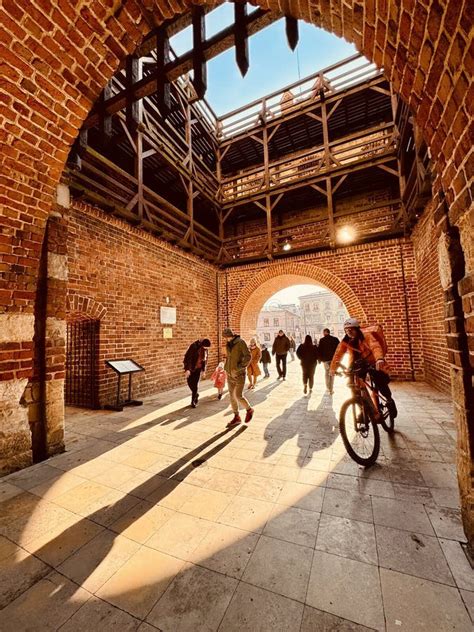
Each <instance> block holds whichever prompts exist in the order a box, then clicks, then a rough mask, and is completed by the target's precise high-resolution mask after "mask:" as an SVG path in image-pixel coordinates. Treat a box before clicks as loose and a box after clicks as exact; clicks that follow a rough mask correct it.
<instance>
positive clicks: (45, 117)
mask: <svg viewBox="0 0 474 632" xmlns="http://www.w3.org/2000/svg"><path fill="white" fill-rule="evenodd" d="M201 3H202V4H207V5H210V6H212V5H213V4H214V0H207V1H204V2H201ZM253 3H254V4H256V5H257V6H260V7H262V8H264V9H275V10H281V8H282V6H283V5H282V4H281V3H280V2H279V0H254V2H253ZM192 4H193V3H192V2H191V0H180V2H174V1H173V0H140V1H137V0H123V1H121V2H118V1H117V2H110V1H109V2H105V0H97V1H96V2H94V3H87V4H86V3H75V4H74V3H62V4H61V5H60V6H57V3H49V2H41V3H39V2H36V3H31V2H26V1H25V0H21V1H19V2H13V1H11V0H8V2H7V1H5V2H4V4H3V10H2V11H1V12H0V16H1V17H0V19H1V27H0V36H1V44H0V46H1V48H2V60H3V63H4V67H3V77H4V80H3V85H2V88H3V92H2V107H1V108H0V129H1V133H2V141H3V147H2V157H1V164H2V173H4V174H5V177H4V178H3V179H2V186H3V187H4V189H5V190H4V191H2V193H3V204H4V207H5V208H6V211H7V212H6V213H5V214H4V217H2V223H5V224H6V226H7V233H6V244H7V248H9V251H7V252H6V259H5V260H6V262H7V264H9V271H8V272H7V274H8V287H7V288H6V289H4V290H2V308H3V309H4V311H5V312H6V313H2V314H0V331H2V330H5V327H4V326H3V324H4V323H6V322H7V319H8V318H10V316H11V315H12V316H13V317H14V319H16V320H15V324H14V326H18V328H19V327H21V326H22V322H23V323H24V321H25V315H28V314H30V313H32V312H33V310H34V304H35V292H34V288H35V287H36V284H37V277H38V270H39V259H40V257H39V249H38V241H41V239H42V237H43V235H44V228H45V224H46V220H47V217H48V214H49V212H50V209H51V206H52V205H53V204H54V201H55V191H56V186H57V184H58V182H59V180H60V177H61V173H62V171H63V168H64V164H65V161H66V158H67V155H68V152H69V149H70V147H71V144H72V143H73V141H74V139H75V138H76V136H77V133H78V130H79V129H80V127H81V125H82V122H83V121H84V119H85V118H86V116H87V115H88V113H89V111H90V109H91V107H92V105H93V104H94V103H95V101H96V100H97V98H98V96H99V94H100V93H101V91H102V89H103V87H104V86H105V85H106V83H107V82H108V81H109V80H110V78H111V77H112V75H113V73H114V72H115V70H116V69H117V68H118V66H119V64H120V63H121V62H122V61H123V59H124V58H125V56H126V55H127V54H129V53H132V52H133V51H134V50H135V48H136V46H137V44H138V43H139V42H140V40H141V39H142V37H143V36H144V35H145V34H146V33H147V32H149V30H150V28H151V27H152V25H153V23H154V24H159V23H162V22H163V21H164V20H165V19H168V18H171V17H173V16H174V15H176V14H178V13H184V12H185V11H187V10H189V8H190V7H191V5H192ZM37 5H38V6H40V7H41V8H37ZM471 6H472V2H470V1H469V0H459V1H458V2H456V1H453V0H437V2H433V3H422V2H413V0H400V1H399V2H376V0H345V2H344V3H341V2H339V1H336V0H324V1H323V0H314V1H313V2H310V3H300V2H299V0H287V2H285V3H284V10H285V12H286V13H288V14H290V15H293V16H294V17H296V18H301V19H304V20H305V21H307V22H309V23H312V24H314V25H315V26H319V27H322V28H324V29H325V30H327V31H329V32H331V33H334V34H335V35H337V36H339V37H344V38H345V39H346V40H348V41H350V42H353V43H354V44H355V46H356V48H357V49H358V50H359V51H360V52H362V53H363V54H364V55H366V57H367V58H368V59H369V60H371V61H373V62H375V64H377V66H379V67H380V68H384V71H385V75H386V76H387V78H388V79H389V80H390V81H391V83H392V85H393V86H394V88H395V90H396V91H397V92H398V93H399V94H400V95H401V97H402V98H403V99H404V100H405V101H406V103H407V104H408V105H409V106H410V107H411V109H412V112H413V115H414V117H415V120H416V121H417V123H418V125H419V127H420V129H421V130H422V132H423V135H424V138H425V140H426V142H427V144H428V146H429V148H430V151H431V155H432V157H433V162H434V168H435V171H436V173H437V175H438V177H437V180H436V182H435V193H436V200H435V201H436V204H437V206H438V212H437V214H436V217H437V221H439V223H440V228H441V230H442V231H444V233H445V239H444V242H440V247H441V249H442V248H445V249H446V250H447V253H446V256H445V259H446V261H447V262H448V264H447V265H448V266H449V268H450V270H449V272H450V273H449V275H448V276H449V279H448V282H449V285H448V286H447V287H445V288H443V289H444V290H445V300H446V303H447V304H448V303H449V305H447V306H448V307H449V308H450V311H452V312H454V313H455V317H456V323H453V327H451V328H450V329H449V331H450V332H453V330H454V331H455V334H450V335H455V336H457V337H459V340H458V339H457V338H456V339H455V340H453V342H454V343H456V344H458V343H459V344H460V345H461V349H462V353H459V352H458V350H457V347H456V346H455V345H454V344H453V345H452V346H451V349H452V350H451V351H450V354H451V357H450V363H451V367H452V373H453V378H452V382H453V394H454V397H455V399H456V402H457V404H458V405H459V411H461V412H459V411H458V412H457V419H458V422H459V425H460V429H461V431H462V433H461V439H462V443H463V450H464V453H462V450H460V460H461V461H462V463H461V464H460V471H461V470H462V471H461V476H462V478H463V480H465V481H466V480H468V479H469V480H471V481H472V466H471V465H470V461H471V460H472V449H471V445H472V436H471V431H470V429H469V426H468V423H467V421H466V419H465V415H466V413H467V411H468V409H469V408H468V407H469V399H470V398H471V397H472V386H471V387H468V386H465V384H468V378H469V357H468V356H469V351H468V346H467V342H466V340H465V338H466V332H465V331H464V324H463V323H464V320H465V319H467V313H466V316H464V313H463V308H462V306H461V300H462V298H463V296H468V295H469V294H470V292H471V290H470V289H469V288H472V271H473V269H474V258H473V254H472V249H471V248H470V243H471V242H470V226H469V220H468V219H466V218H467V217H468V213H467V209H469V208H470V207H471V204H472V194H471V192H470V188H469V186H470V185H469V178H470V170H469V166H470V163H469V158H468V155H469V154H470V153H471V154H472V146H471V145H472V143H471V140H470V134H471V128H470V125H469V112H470V103H471V101H472V89H470V74H469V73H470V70H469V68H470V62H469V55H470V54H471V51H470V38H471V28H472V8H471ZM471 208H472V207H471ZM448 212H449V213H448ZM450 223H451V225H453V224H455V225H456V226H455V230H452V229H451V227H450ZM32 235H33V238H32ZM445 242H446V243H445ZM447 242H449V243H447ZM448 246H449V248H448ZM463 256H465V257H466V267H465V268H464V266H463V265H462V266H460V267H459V266H458V269H457V268H456V257H458V259H459V258H460V259H462V258H463ZM434 265H436V264H434ZM18 288H20V291H22V294H24V295H25V296H22V297H21V298H20V301H18V296H17V294H18ZM460 293H461V294H460ZM453 296H454V303H455V304H454V303H453V304H451V303H452V302H453V298H452V297H453ZM466 309H468V308H466ZM447 311H449V310H447ZM8 312H11V314H8ZM19 312H24V313H19ZM458 323H461V325H458ZM458 327H459V328H460V330H459V331H458V329H457V328H458ZM31 337H32V334H31V325H30V326H29V329H28V332H27V333H25V334H24V339H23V340H22V341H21V343H26V344H29V343H31ZM461 337H464V338H463V341H461ZM460 341H461V342H460ZM461 356H462V357H461ZM25 364H26V361H25ZM459 367H462V369H460V368H459ZM460 371H461V373H460ZM463 371H465V375H464V374H463V373H462V372H463ZM31 374H32V370H31V369H25V370H24V371H23V370H18V371H17V373H16V377H15V378H13V379H23V378H25V377H28V376H30V377H31ZM458 383H459V384H462V387H460V388H458V387H457V386H456V385H457V384H458ZM469 388H470V389H471V390H469ZM0 447H1V446H0ZM472 489H473V486H472V485H471V484H469V485H468V486H467V487H466V489H464V490H463V494H464V496H463V504H464V507H468V505H469V502H470V503H471V504H472V498H473V494H474V492H473V491H472ZM467 511H468V510H467V509H465V513H466V515H467ZM466 520H469V521H470V526H469V536H468V537H469V540H470V542H471V543H474V517H473V512H472V511H471V512H470V517H468V518H467V517H466Z"/></svg>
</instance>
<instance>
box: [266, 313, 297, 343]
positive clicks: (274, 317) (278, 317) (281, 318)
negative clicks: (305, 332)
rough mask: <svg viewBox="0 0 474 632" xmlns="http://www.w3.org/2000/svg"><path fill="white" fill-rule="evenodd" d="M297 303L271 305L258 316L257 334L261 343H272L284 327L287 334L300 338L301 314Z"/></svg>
mask: <svg viewBox="0 0 474 632" xmlns="http://www.w3.org/2000/svg"><path fill="white" fill-rule="evenodd" d="M298 312H299V308H298V306H297V305H282V306H280V307H277V306H270V307H267V308H264V309H262V311H261V312H260V314H259V316H258V322H257V336H258V339H259V341H260V344H267V345H270V346H271V345H272V344H273V340H274V339H275V336H276V335H277V333H278V332H279V331H280V329H283V331H284V332H285V334H286V335H287V336H293V338H295V340H296V341H297V342H298V341H299V339H300V335H301V334H300V316H299V313H298Z"/></svg>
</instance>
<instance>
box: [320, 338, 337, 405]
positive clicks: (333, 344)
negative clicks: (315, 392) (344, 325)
mask: <svg viewBox="0 0 474 632" xmlns="http://www.w3.org/2000/svg"><path fill="white" fill-rule="evenodd" d="M338 344H339V338H336V336H331V332H330V331H329V329H323V337H322V338H321V340H320V341H319V345H318V354H319V358H318V359H319V361H320V362H321V363H322V364H324V371H325V374H326V389H327V391H328V392H329V393H331V395H332V394H333V383H334V377H333V376H331V374H330V372H329V367H330V366H331V360H332V358H333V356H334V354H335V353H336V349H337V346H338Z"/></svg>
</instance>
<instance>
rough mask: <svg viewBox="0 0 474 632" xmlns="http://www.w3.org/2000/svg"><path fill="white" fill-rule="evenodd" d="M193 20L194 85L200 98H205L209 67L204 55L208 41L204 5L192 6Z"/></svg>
mask: <svg viewBox="0 0 474 632" xmlns="http://www.w3.org/2000/svg"><path fill="white" fill-rule="evenodd" d="M191 15H192V20H193V74H194V76H193V85H194V88H195V90H196V93H197V96H198V98H199V99H202V98H204V95H205V94H206V90H207V68H206V58H205V56H204V42H205V41H206V20H205V13H204V9H203V8H202V6H199V5H193V6H192V8H191Z"/></svg>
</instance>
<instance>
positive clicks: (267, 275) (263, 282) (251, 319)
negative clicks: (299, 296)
mask: <svg viewBox="0 0 474 632" xmlns="http://www.w3.org/2000/svg"><path fill="white" fill-rule="evenodd" d="M311 283H315V284H318V285H322V286H323V287H325V288H327V289H328V290H330V291H332V292H334V293H335V294H337V296H339V298H340V299H341V300H342V301H343V303H344V305H345V306H346V309H347V310H348V311H349V313H351V314H353V315H354V317H356V318H360V319H361V321H362V322H364V321H366V320H367V317H366V312H365V311H364V308H363V306H362V304H361V302H360V300H359V298H358V297H357V295H356V294H355V292H354V291H353V290H352V289H351V288H350V287H349V286H348V285H347V284H346V283H345V282H344V281H343V280H342V279H340V278H338V277H337V276H336V275H334V274H332V273H331V272H329V271H328V270H324V269H322V268H318V267H316V266H311V265H305V264H293V265H291V273H289V270H288V266H287V265H286V264H280V265H278V264H276V265H273V266H269V267H267V268H266V269H265V270H263V271H262V272H261V273H260V274H256V275H255V276H254V277H253V279H252V281H251V282H250V283H248V284H247V285H246V286H245V287H244V288H242V289H241V290H240V291H239V296H238V299H237V301H236V302H235V304H234V305H233V307H232V313H231V317H230V322H231V323H232V326H233V327H235V328H236V330H238V331H240V332H241V334H242V336H243V337H244V338H246V339H248V338H249V336H251V335H253V334H254V333H255V330H256V324H257V317H258V314H259V313H260V310H261V309H262V307H263V305H264V303H265V302H266V301H267V300H268V299H269V298H270V297H271V296H272V295H273V294H275V293H276V292H278V291H279V290H282V289H283V288H286V287H290V286H291V285H299V284H311Z"/></svg>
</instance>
